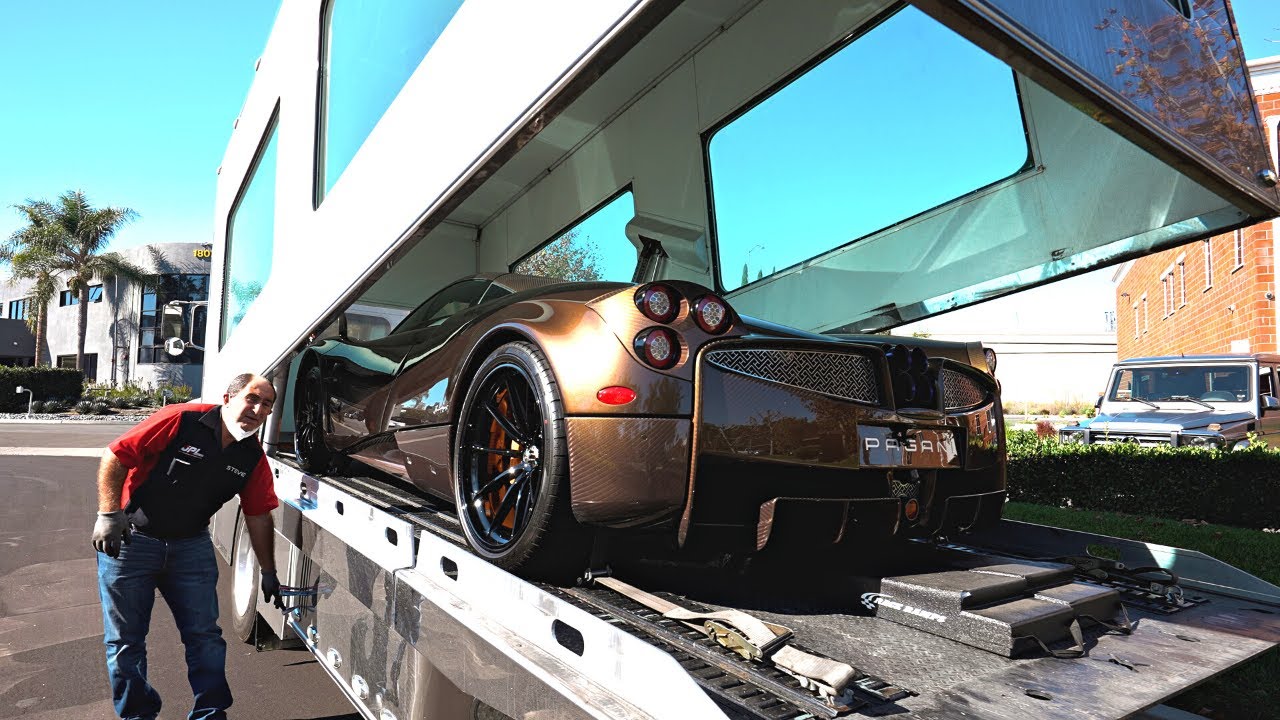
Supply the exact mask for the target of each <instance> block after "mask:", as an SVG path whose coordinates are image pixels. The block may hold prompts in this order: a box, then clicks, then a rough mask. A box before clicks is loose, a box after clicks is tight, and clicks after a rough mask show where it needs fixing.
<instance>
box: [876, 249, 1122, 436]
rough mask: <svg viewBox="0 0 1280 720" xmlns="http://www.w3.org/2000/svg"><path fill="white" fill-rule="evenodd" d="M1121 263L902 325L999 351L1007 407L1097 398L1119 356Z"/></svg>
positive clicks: (1017, 409) (903, 331) (899, 331)
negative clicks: (1117, 279)
mask: <svg viewBox="0 0 1280 720" xmlns="http://www.w3.org/2000/svg"><path fill="white" fill-rule="evenodd" d="M1114 274H1115V268H1103V269H1101V270H1095V271H1093V272H1091V273H1087V274H1084V275H1078V276H1076V277H1073V278H1068V279H1066V280H1061V281H1059V282H1055V283H1052V284H1049V285H1045V286H1042V287H1038V288H1034V289H1032V290H1026V291H1023V292H1019V293H1016V294H1013V295H1010V296H1008V297H1004V298H1000V299H997V300H992V301H990V302H986V303H982V304H981V305H975V306H973V307H969V308H965V309H962V310H957V311H955V312H951V313H947V314H945V315H940V316H938V317H934V318H929V319H928V320H922V321H920V322H916V323H912V324H910V325H904V326H902V327H900V328H895V329H894V331H893V334H894V335H910V334H912V333H920V334H926V335H928V336H929V337H931V338H934V339H936V340H962V341H972V340H978V341H981V342H982V343H983V344H985V345H986V346H987V347H989V348H991V349H993V350H995V351H996V355H997V358H998V367H997V369H996V377H997V378H999V380H1000V386H1001V390H1002V396H1003V398H1004V409H1005V412H1009V413H1022V412H1024V411H1028V410H1029V411H1030V412H1032V413H1035V412H1036V411H1037V410H1039V409H1042V408H1045V407H1051V406H1052V405H1054V404H1055V403H1071V404H1086V405H1092V404H1093V403H1094V401H1096V400H1097V399H1098V393H1100V392H1102V389H1103V386H1104V385H1105V384H1106V382H1107V378H1108V377H1109V376H1110V370H1111V365H1112V364H1114V363H1115V361H1116V330H1115V317H1116V315H1115V309H1116V308H1115V287H1114V285H1113V281H1112V276H1113V275H1114Z"/></svg>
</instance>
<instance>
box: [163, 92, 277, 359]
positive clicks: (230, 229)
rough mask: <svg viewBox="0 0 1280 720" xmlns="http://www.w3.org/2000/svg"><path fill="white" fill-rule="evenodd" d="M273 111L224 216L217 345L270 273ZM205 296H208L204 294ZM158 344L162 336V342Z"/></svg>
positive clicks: (273, 199) (241, 316)
mask: <svg viewBox="0 0 1280 720" xmlns="http://www.w3.org/2000/svg"><path fill="white" fill-rule="evenodd" d="M276 113H277V114H276V115H274V116H272V118H271V122H270V123H268V124H267V132H266V135H264V136H263V142H262V144H261V145H260V146H259V148H258V156H257V157H256V158H254V161H253V166H252V167H251V168H250V170H249V175H248V178H247V179H246V180H245V183H244V187H243V188H241V190H240V196H239V197H238V198H236V201H235V204H234V205H232V206H231V215H230V217H229V218H228V219H227V241H226V246H227V250H226V253H225V255H224V257H226V259H227V262H226V266H225V267H224V268H223V271H222V272H223V277H222V314H221V320H222V324H221V332H220V333H219V335H218V347H219V348H221V347H222V346H223V345H226V344H227V338H229V337H231V331H232V330H234V329H235V327H236V326H237V325H239V324H240V321H241V320H243V319H244V315H245V313H247V312H248V311H249V306H250V305H252V304H253V301H254V300H256V299H257V298H258V295H260V294H261V293H262V288H264V287H266V284H267V278H268V277H270V275H271V254H272V251H273V250H274V245H275V222H276V121H277V119H278V115H279V108H277V110H276ZM206 297H207V296H206ZM162 342H163V340H162Z"/></svg>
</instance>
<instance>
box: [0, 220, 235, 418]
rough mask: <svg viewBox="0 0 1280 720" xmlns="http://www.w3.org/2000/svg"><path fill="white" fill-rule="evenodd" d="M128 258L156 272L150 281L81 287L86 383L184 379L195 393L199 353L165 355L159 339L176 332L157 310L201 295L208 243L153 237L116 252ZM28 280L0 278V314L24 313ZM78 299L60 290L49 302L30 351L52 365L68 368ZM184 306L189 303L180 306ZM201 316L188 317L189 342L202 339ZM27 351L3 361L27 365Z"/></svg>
mask: <svg viewBox="0 0 1280 720" xmlns="http://www.w3.org/2000/svg"><path fill="white" fill-rule="evenodd" d="M119 252H120V254H121V255H123V256H124V257H125V258H127V259H128V260H129V261H130V262H132V263H133V264H135V265H137V266H139V267H140V268H142V269H144V270H146V271H148V272H150V273H154V274H155V275H156V276H157V278H158V279H157V282H156V286H155V287H142V286H139V285H137V284H134V283H130V282H126V281H121V280H118V279H114V278H109V279H107V280H106V281H105V282H104V283H102V284H98V285H93V286H91V287H90V291H89V303H90V305H89V318H88V325H87V332H86V334H85V343H84V352H85V367H84V371H85V376H86V377H87V378H88V380H89V381H90V382H109V383H112V384H113V385H121V384H124V383H126V382H134V383H137V384H141V385H144V386H145V385H148V384H150V385H159V384H161V383H168V384H171V385H179V384H181V385H189V386H191V388H192V391H193V393H194V394H195V395H199V393H200V381H201V374H202V371H203V368H204V353H203V351H201V350H196V349H193V348H188V349H187V350H186V351H185V352H183V353H182V354H181V355H179V356H177V357H174V356H170V355H168V354H166V353H165V351H164V341H165V338H166V337H168V336H170V335H174V334H178V332H180V330H179V325H178V321H177V316H175V315H173V314H170V315H167V316H166V314H165V312H164V308H165V305H166V303H169V302H170V301H174V300H178V301H193V300H194V301H205V300H208V298H209V263H210V252H209V246H208V245H202V244H200V243H156V244H153V245H143V246H140V247H136V248H129V249H127V250H121V251H119ZM30 291H31V282H29V281H16V282H15V281H12V280H9V281H7V282H4V283H3V284H0V318H5V319H18V320H21V319H24V318H25V317H26V315H27V313H28V312H29V311H30ZM77 304H78V299H77V298H76V297H75V296H74V295H73V294H72V293H71V291H70V290H67V289H65V286H64V287H63V288H60V290H59V293H58V295H57V297H54V298H53V299H52V300H51V301H50V302H49V327H48V331H47V332H46V337H45V342H44V346H43V347H39V348H36V350H35V352H36V353H39V355H40V356H41V357H42V358H43V359H46V360H48V361H50V362H51V363H52V364H54V365H57V366H59V367H75V364H76V341H77V333H76V321H77V317H78V312H77V311H78V308H77V307H76V305H77ZM183 307H189V306H183ZM203 318H204V315H203V313H198V314H197V315H196V327H195V340H196V344H198V345H203V338H204V327H203V325H204V319H203ZM33 360H34V357H31V358H23V359H16V361H15V362H11V363H10V364H28V365H29V364H31V361H33Z"/></svg>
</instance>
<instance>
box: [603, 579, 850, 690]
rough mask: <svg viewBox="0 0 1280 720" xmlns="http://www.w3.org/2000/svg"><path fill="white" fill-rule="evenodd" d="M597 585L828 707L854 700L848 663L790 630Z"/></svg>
mask: <svg viewBox="0 0 1280 720" xmlns="http://www.w3.org/2000/svg"><path fill="white" fill-rule="evenodd" d="M591 579H592V580H593V581H595V582H596V583H599V584H600V585H603V586H605V587H607V588H609V589H611V590H614V591H616V592H618V593H621V594H623V595H625V596H627V597H628V598H631V599H632V600H635V601H636V602H638V603H640V604H641V605H644V606H645V607H647V608H649V609H650V610H654V611H656V612H660V613H662V615H663V617H666V618H669V619H671V620H676V621H679V622H682V623H684V624H685V625H688V626H689V627H691V628H693V629H695V630H698V631H700V632H702V633H704V634H706V635H707V637H709V638H711V639H712V640H714V641H715V642H716V643H718V644H720V645H722V646H723V647H726V648H728V649H729V650H732V651H733V652H735V653H737V654H738V655H740V656H742V658H743V659H745V660H750V661H752V662H758V663H762V664H766V665H772V666H773V667H776V668H778V669H779V670H781V671H783V672H785V673H787V674H789V675H791V676H793V677H795V678H796V680H798V681H799V682H800V685H801V687H803V688H805V689H806V690H809V691H811V692H813V693H815V694H817V695H818V696H819V697H821V698H822V699H823V700H824V701H825V702H827V703H829V704H832V705H847V704H848V703H849V702H850V699H851V698H852V695H853V690H852V688H850V687H849V685H850V683H852V682H853V681H854V679H856V678H857V677H858V674H859V673H858V671H857V670H856V669H854V667H853V666H852V665H849V664H848V663H842V662H839V661H837V660H832V659H830V658H825V657H822V656H819V655H814V654H813V653H808V652H805V651H803V650H800V649H799V648H796V647H794V646H792V645H790V644H788V643H789V641H790V640H791V638H792V636H793V633H792V632H791V630H789V629H787V628H785V627H783V626H781V625H775V624H774V623H770V622H765V621H763V620H761V619H759V618H757V617H755V616H753V615H749V614H747V613H745V612H742V611H740V610H716V611H693V610H689V609H687V608H683V607H681V606H679V605H677V604H675V603H673V602H671V601H669V600H665V599H663V598H660V597H658V596H657V595H653V594H650V593H647V592H645V591H644V590H641V589H640V588H637V587H634V586H632V585H629V584H627V583H625V582H623V581H621V580H618V579H616V578H613V577H609V576H607V575H606V576H601V575H595V576H592V578H591Z"/></svg>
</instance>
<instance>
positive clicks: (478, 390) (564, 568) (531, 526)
mask: <svg viewBox="0 0 1280 720" xmlns="http://www.w3.org/2000/svg"><path fill="white" fill-rule="evenodd" d="M453 465H454V483H453V487H454V501H455V502H456V503H457V508H458V517H459V520H460V521H461V525H462V530H463V533H464V535H465V536H466V539H467V543H468V544H469V545H470V546H471V548H472V549H473V550H474V551H475V552H476V553H477V554H479V555H480V556H481V557H484V558H486V559H487V560H489V561H490V562H492V563H494V564H495V565H498V566H499V567H502V568H504V569H507V570H510V571H513V572H519V573H520V574H521V575H523V576H525V577H530V578H538V579H545V580H551V581H553V582H563V581H567V580H572V579H573V578H574V577H576V576H577V575H578V574H580V573H581V572H582V571H583V570H585V569H586V561H587V556H588V553H589V551H590V544H589V543H588V542H586V540H587V538H586V532H585V529H584V528H583V527H582V526H581V525H579V524H578V522H577V520H576V519H575V518H574V517H573V513H572V512H571V510H570V508H569V459H568V449H567V441H566V438H565V423H564V403H563V402H562V400H561V398H560V391H559V387H558V386H557V384H556V381H555V376H554V375H553V374H552V372H551V367H550V364H549V363H548V362H547V360H546V358H545V356H543V354H542V352H541V351H540V350H539V349H538V348H537V347H536V346H534V345H532V344H530V343H527V342H513V343H508V344H506V345H503V346H502V347H499V348H498V349H497V350H494V351H493V353H491V354H490V355H489V356H488V357H487V358H486V359H485V360H484V362H483V363H481V365H480V367H479V369H478V370H477V371H476V374H475V376H474V381H473V382H472V383H471V386H470V387H469V388H468V390H467V394H466V399H465V400H464V401H463V406H462V412H461V414H460V415H459V419H458V425H457V427H455V428H454V463H453Z"/></svg>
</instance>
